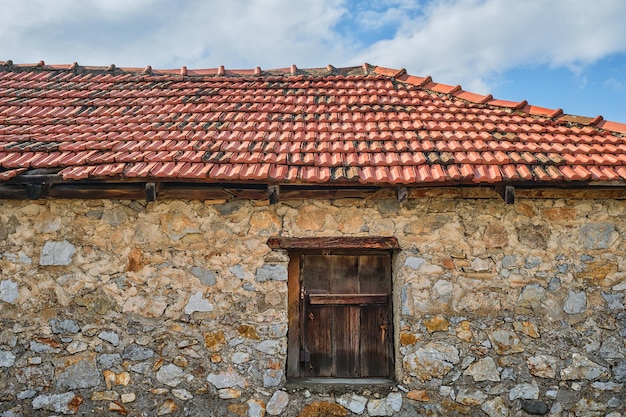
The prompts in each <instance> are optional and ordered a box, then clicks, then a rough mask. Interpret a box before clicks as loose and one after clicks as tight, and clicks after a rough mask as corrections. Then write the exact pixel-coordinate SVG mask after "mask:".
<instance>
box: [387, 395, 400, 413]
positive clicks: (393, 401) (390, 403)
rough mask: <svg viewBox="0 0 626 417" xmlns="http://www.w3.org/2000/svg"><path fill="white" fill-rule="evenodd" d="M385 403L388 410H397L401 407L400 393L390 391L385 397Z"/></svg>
mask: <svg viewBox="0 0 626 417" xmlns="http://www.w3.org/2000/svg"><path fill="white" fill-rule="evenodd" d="M385 405H386V406H387V409H388V410H391V411H395V412H398V411H400V409H401V408H402V394H401V393H399V392H390V393H389V395H387V398H385Z"/></svg>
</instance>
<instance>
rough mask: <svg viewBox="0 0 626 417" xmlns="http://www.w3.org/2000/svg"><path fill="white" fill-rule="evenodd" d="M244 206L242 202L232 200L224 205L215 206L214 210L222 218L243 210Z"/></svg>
mask: <svg viewBox="0 0 626 417" xmlns="http://www.w3.org/2000/svg"><path fill="white" fill-rule="evenodd" d="M244 205H245V202H244V201H243V200H234V201H229V202H227V203H224V204H217V205H215V209H216V210H217V211H219V212H220V214H221V215H222V216H228V215H231V214H233V213H235V212H236V211H238V210H240V209H241V208H243V207H244Z"/></svg>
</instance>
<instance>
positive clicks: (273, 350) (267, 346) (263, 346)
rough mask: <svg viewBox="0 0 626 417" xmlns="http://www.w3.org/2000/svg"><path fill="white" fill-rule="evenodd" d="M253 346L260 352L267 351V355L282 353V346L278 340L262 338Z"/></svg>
mask: <svg viewBox="0 0 626 417" xmlns="http://www.w3.org/2000/svg"><path fill="white" fill-rule="evenodd" d="M254 348H255V349H256V350H258V351H260V352H263V353H267V354H268V355H278V354H280V353H283V348H282V346H281V344H280V341H278V340H264V341H262V342H261V343H257V344H256V345H255V346H254Z"/></svg>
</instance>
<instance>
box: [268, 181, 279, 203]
mask: <svg viewBox="0 0 626 417" xmlns="http://www.w3.org/2000/svg"><path fill="white" fill-rule="evenodd" d="M267 195H268V196H269V199H270V204H276V203H278V201H280V185H275V184H270V185H268V186H267Z"/></svg>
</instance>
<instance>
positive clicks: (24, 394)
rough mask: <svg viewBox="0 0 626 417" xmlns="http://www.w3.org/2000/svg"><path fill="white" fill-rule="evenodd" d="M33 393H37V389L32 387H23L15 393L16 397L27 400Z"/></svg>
mask: <svg viewBox="0 0 626 417" xmlns="http://www.w3.org/2000/svg"><path fill="white" fill-rule="evenodd" d="M35 395H37V391H35V390H34V389H25V390H24V391H20V392H18V393H17V399H18V400H27V399H29V398H33V397H34V396H35Z"/></svg>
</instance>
